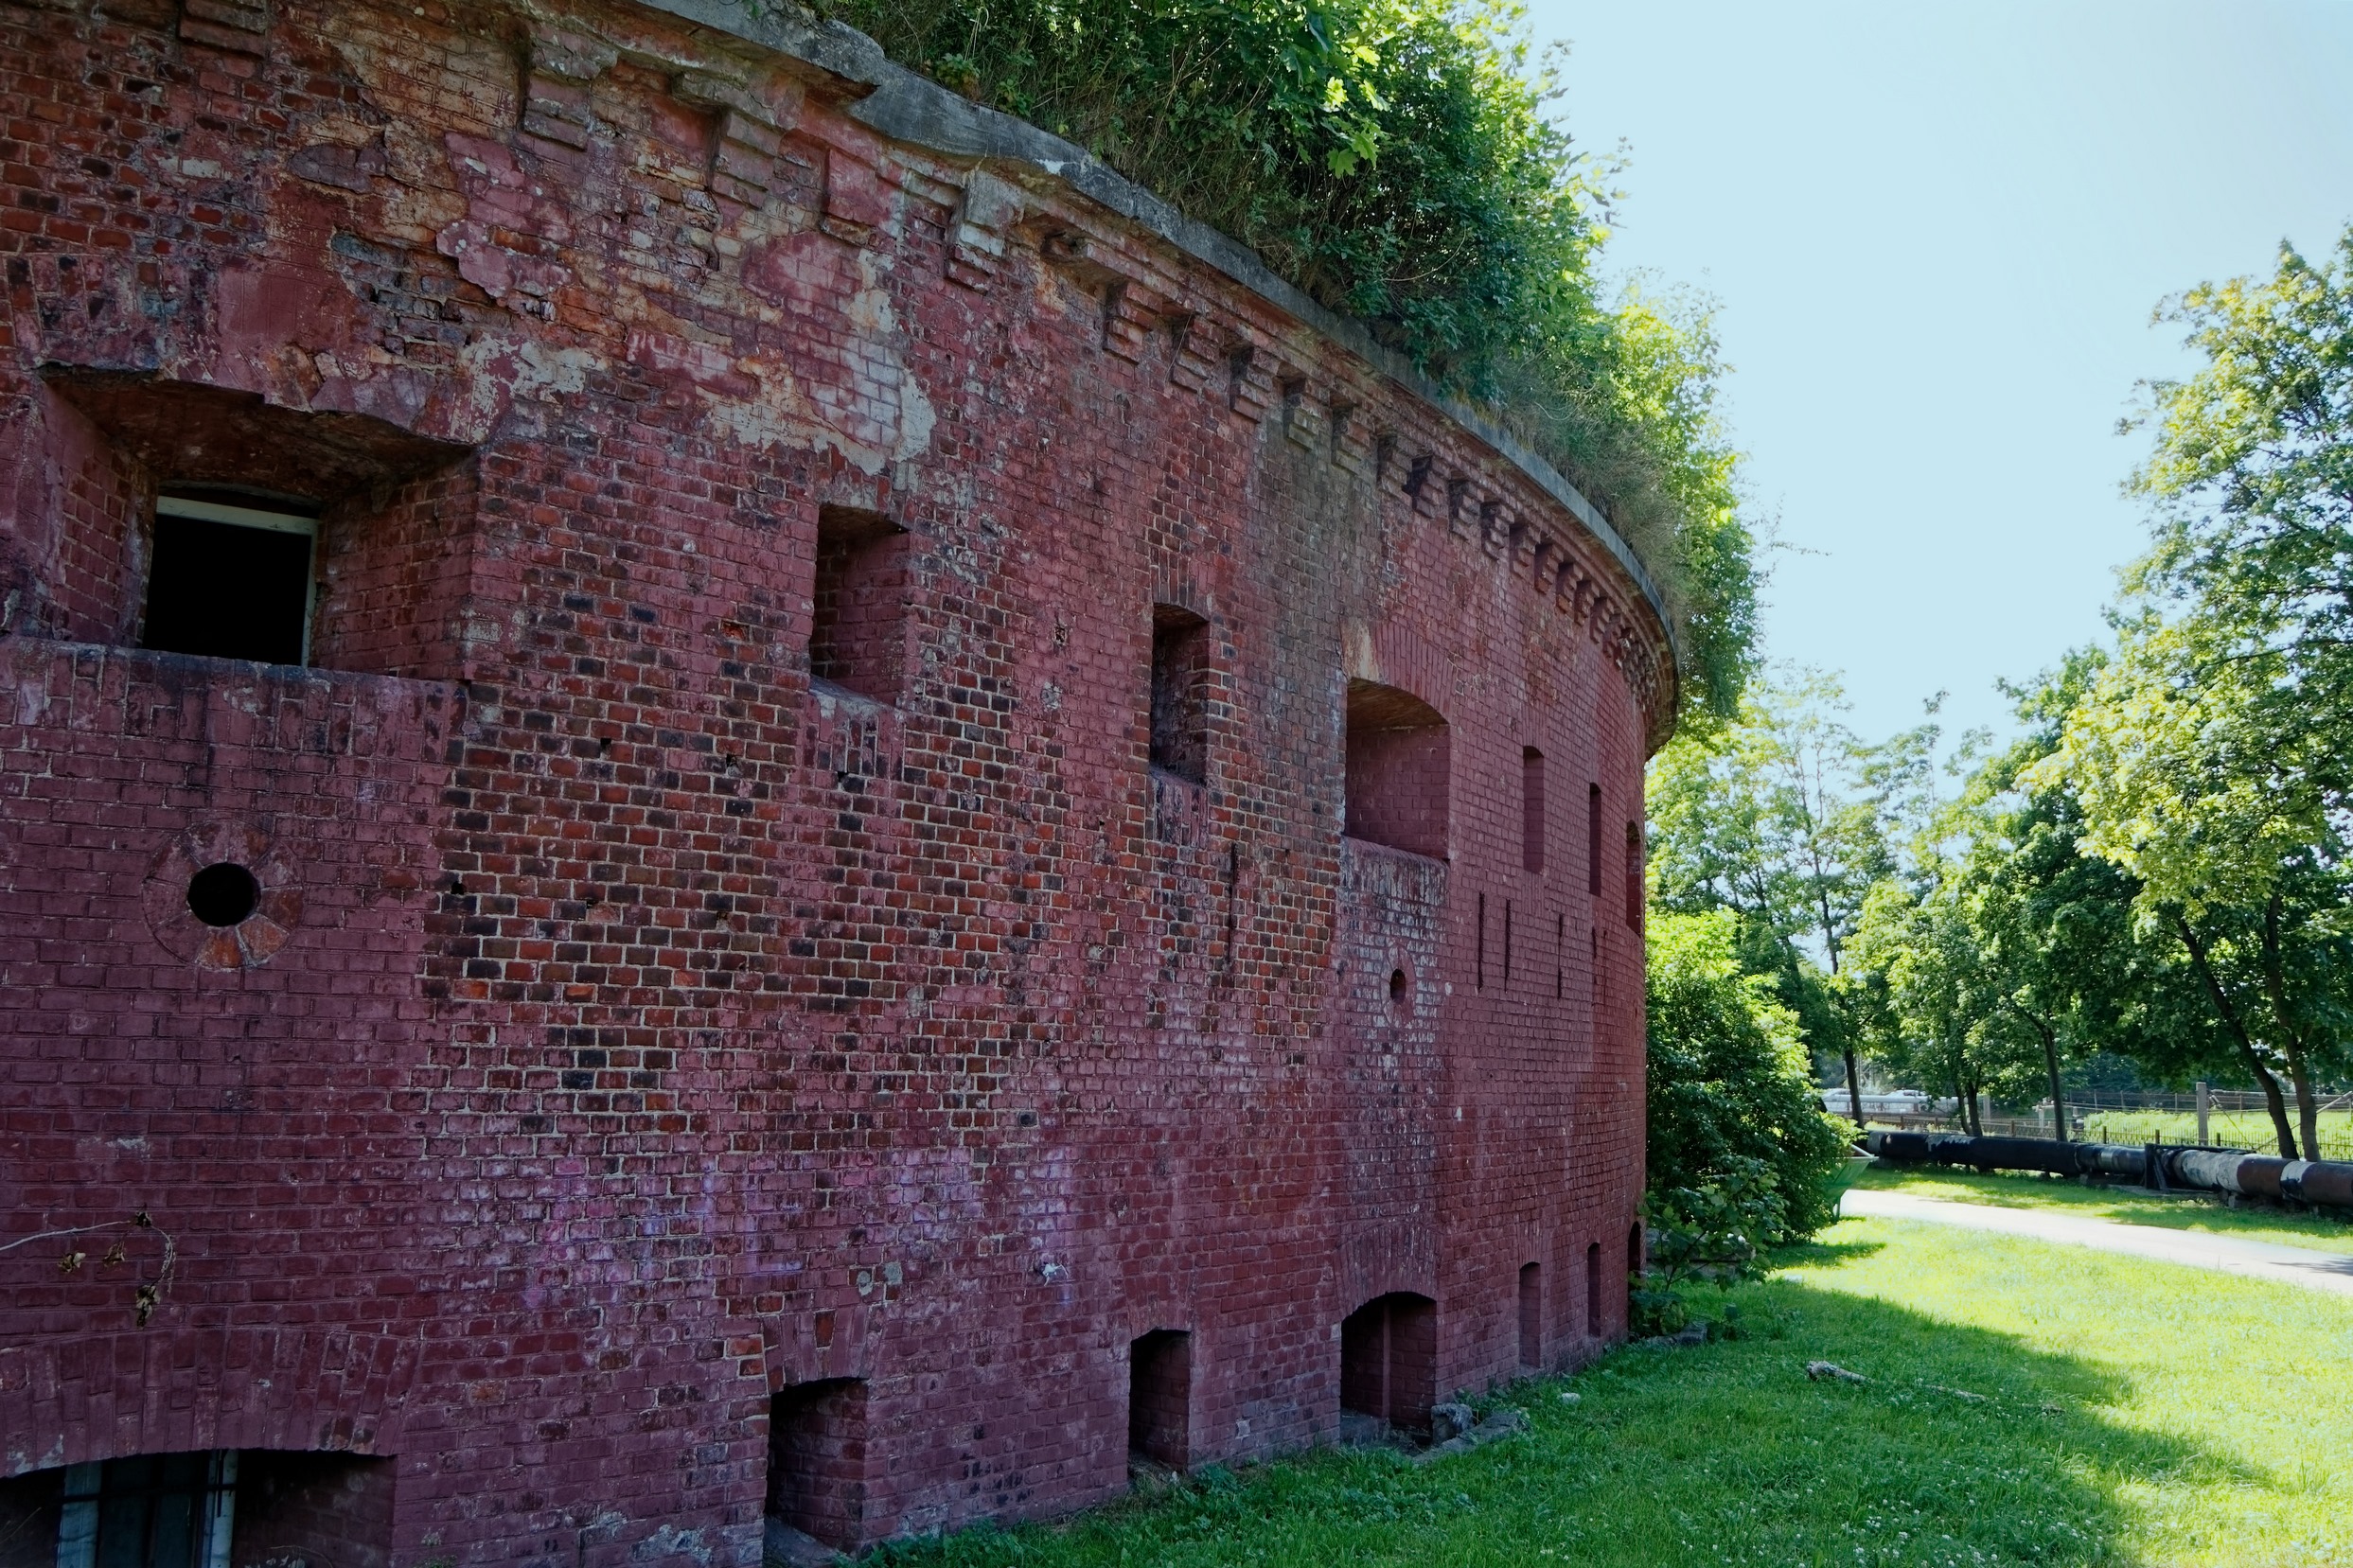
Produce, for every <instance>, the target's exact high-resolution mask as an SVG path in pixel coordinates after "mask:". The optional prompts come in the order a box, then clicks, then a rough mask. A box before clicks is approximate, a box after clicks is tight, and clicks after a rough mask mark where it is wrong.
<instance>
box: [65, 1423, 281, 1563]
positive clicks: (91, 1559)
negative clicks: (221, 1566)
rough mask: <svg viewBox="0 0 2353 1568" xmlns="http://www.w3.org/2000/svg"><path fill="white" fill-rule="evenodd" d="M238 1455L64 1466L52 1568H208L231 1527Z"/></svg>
mask: <svg viewBox="0 0 2353 1568" xmlns="http://www.w3.org/2000/svg"><path fill="white" fill-rule="evenodd" d="M237 1460H238V1455H237V1452H236V1451H235V1450H234V1449H215V1450H213V1451H211V1452H209V1453H142V1454H138V1455H136V1456H134V1457H132V1458H128V1459H105V1460H95V1461H93V1462H91V1463H89V1464H84V1465H74V1466H71V1467H69V1468H68V1469H67V1470H66V1471H65V1474H64V1493H63V1497H62V1506H61V1507H60V1509H59V1513H58V1528H57V1559H56V1560H57V1565H58V1568H210V1565H211V1564H212V1563H214V1562H216V1561H225V1560H227V1558H228V1551H229V1542H230V1537H231V1535H232V1533H233V1532H234V1531H235V1529H236V1527H237Z"/></svg>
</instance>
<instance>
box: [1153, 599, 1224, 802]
mask: <svg viewBox="0 0 2353 1568" xmlns="http://www.w3.org/2000/svg"><path fill="white" fill-rule="evenodd" d="M1209 645H1210V638H1209V623H1207V622H1206V621H1204V620H1202V619H1201V617H1199V616H1198V615H1195V614H1194V613H1193V612H1192V611H1191V610H1187V609H1179V608H1177V607H1176V606H1175V605H1154V606H1153V607H1152V766H1155V767H1157V768H1159V769H1160V770H1161V771H1162V772H1165V773H1172V774H1175V775H1176V776H1177V778H1180V779H1183V780H1186V781H1187V782H1189V783H1192V784H1202V783H1205V782H1206V781H1207V780H1208V778H1209V753H1210V727H1209V678H1210V664H1209Z"/></svg>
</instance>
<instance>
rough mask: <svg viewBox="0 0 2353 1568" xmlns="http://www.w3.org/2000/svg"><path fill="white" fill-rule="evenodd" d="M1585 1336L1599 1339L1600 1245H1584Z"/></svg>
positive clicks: (1588, 1243)
mask: <svg viewBox="0 0 2353 1568" xmlns="http://www.w3.org/2000/svg"><path fill="white" fill-rule="evenodd" d="M1585 1336H1586V1337H1587V1338H1588V1339H1599V1338H1601V1242H1587V1243H1586V1245H1585Z"/></svg>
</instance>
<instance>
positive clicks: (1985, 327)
mask: <svg viewBox="0 0 2353 1568" xmlns="http://www.w3.org/2000/svg"><path fill="white" fill-rule="evenodd" d="M1530 20H1531V22H1532V24H1533V27H1534V31H1535V34H1536V36H1537V37H1538V38H1539V39H1543V40H1551V39H1559V38H1566V39H1567V40H1569V41H1570V43H1571V45H1572V52H1571V54H1570V57H1569V61H1568V64H1567V70H1566V86H1567V88H1568V94H1567V97H1566V99H1565V100H1564V102H1563V104H1562V105H1561V112H1562V114H1563V115H1564V117H1565V119H1566V123H1567V125H1568V127H1569V129H1570V131H1571V132H1572V133H1573V134H1574V135H1575V136H1576V137H1577V138H1578V139H1579V141H1580V142H1582V143H1583V145H1584V146H1585V147H1587V148H1588V149H1593V150H1609V149H1611V148H1613V147H1615V146H1616V145H1617V144H1618V142H1619V140H1620V138H1623V139H1624V140H1625V141H1626V142H1627V143H1628V144H1629V145H1630V151H1631V154H1632V158H1633V166H1632V167H1631V168H1630V169H1628V170H1627V171H1626V173H1625V175H1624V176H1623V177H1622V178H1621V180H1620V182H1619V184H1620V185H1621V186H1622V187H1623V188H1624V189H1625V190H1626V191H1627V193H1628V195H1627V200H1626V201H1625V203H1623V205H1622V207H1621V208H1620V210H1619V219H1620V222H1619V229H1618V231H1617V233H1616V234H1615V236H1614V237H1613V238H1612V240H1611V243H1610V249H1609V255H1610V257H1611V265H1612V267H1613V268H1618V269H1623V268H1639V269H1643V270H1645V271H1647V272H1649V273H1654V274H1657V275H1659V276H1662V277H1664V278H1666V279H1668V280H1672V281H1677V282H1682V283H1686V284H1690V285H1693V286H1696V287H1698V288H1700V289H1702V290H1704V291H1707V293H1709V294H1711V295H1713V296H1714V297H1715V299H1716V301H1717V302H1718V305H1719V307H1720V314H1719V316H1718V325H1719V329H1720V331H1721V335H1722V338H1723V342H1724V346H1725V357H1726V359H1727V360H1728V361H1730V362H1731V364H1732V365H1733V367H1734V374H1733V376H1732V377H1731V379H1730V397H1729V407H1728V411H1727V412H1728V414H1729V415H1730V418H1731V422H1732V425H1733V429H1734V432H1735V435H1736V437H1737V439H1738V441H1739V444H1740V445H1741V447H1742V448H1743V450H1745V451H1746V452H1747V453H1749V454H1750V460H1749V463H1748V467H1747V476H1748V477H1747V483H1748V487H1749V490H1750V492H1751V493H1752V495H1753V497H1754V498H1755V502H1756V503H1757V508H1758V510H1759V512H1760V514H1761V515H1765V516H1774V515H1778V520H1779V527H1780V533H1781V537H1782V538H1783V540H1784V541H1785V542H1786V543H1787V544H1788V545H1789V546H1791V547H1792V549H1791V550H1790V551H1789V552H1787V553H1784V554H1781V555H1778V556H1777V557H1776V558H1775V559H1774V561H1773V563H1772V571H1773V582H1772V584H1771V586H1770V588H1769V589H1768V606H1767V609H1766V615H1765V635H1766V647H1767V652H1768V653H1769V654H1770V655H1771V656H1772V657H1774V658H1776V659H1779V660H1789V661H1797V662H1801V663H1809V664H1816V665H1820V666H1823V667H1825V668H1829V669H1834V670H1838V671H1841V672H1843V673H1844V675H1845V677H1846V679H1847V683H1848V689H1849V693H1850V694H1851V696H1853V698H1854V701H1855V709H1856V713H1855V721H1856V723H1857V726H1858V728H1860V729H1862V730H1863V731H1864V732H1865V733H1866V734H1876V733H1884V732H1886V731H1891V730H1893V729H1896V728H1898V727H1900V726H1902V725H1905V724H1909V723H1912V722H1915V721H1916V719H1917V717H1918V715H1919V713H1920V699H1921V698H1922V697H1925V696H1929V695H1931V694H1932V693H1935V692H1937V691H1938V690H1942V689H1949V690H1950V691H1951V693H1952V697H1951V699H1950V701H1949V702H1948V703H1947V705H1946V709H1945V713H1946V715H1947V717H1948V718H1949V719H1952V720H1955V721H1957V722H1958V723H1960V724H1963V725H1967V724H2001V723H2004V722H2006V721H2007V717H2008V708H2007V704H2006V703H2005V702H2004V701H2003V699H2002V698H2001V697H2000V696H1999V695H1998V694H1996V693H1995V692H1994V690H1993V680H1994V678H1996V677H1997V676H2004V675H2008V676H2013V677H2024V676H2027V675H2031V674H2032V673H2033V672H2035V671H2036V670H2038V669H2040V668H2042V667H2043V666H2045V665H2047V664H2049V663H2050V662H2052V661H2054V660H2055V659H2056V658H2057V657H2058V655H2059V654H2060V653H2061V651H2062V650H2063V649H2065V648H2067V647H2068V646H2070V645H2073V644H2075V643H2082V642H2085V641H2089V640H2091V639H2093V638H2095V637H2096V636H2097V635H2098V634H2099V632H2100V629H2101V625H2100V621H2099V610H2100V607H2101V606H2102V605H2103V604H2104V603H2106V602H2107V600H2108V599H2109V597H2110V596H2111V594H2112V593H2113V591H2114V569H2115V568H2116V567H2117V566H2118V565H2119V564H2121V563H2122V562H2123V561H2124V560H2126V559H2127V558H2128V557H2130V556H2131V555H2132V554H2134V553H2135V552H2136V551H2137V550H2138V548H2139V547H2140V543H2141V540H2142V537H2143V535H2142V532H2141V522H2140V514H2139V512H2138V511H2137V509H2136V507H2135V505H2134V504H2133V503H2132V502H2128V501H2126V500H2125V499H2123V498H2122V497H2121V496H2120V495H2119V493H2118V488H2117V486H2118V483H2119V482H2120V481H2121V480H2122V479H2123V477H2124V476H2125V474H2126V472H2127V470H2129V469H2130V468H2131V467H2132V464H2133V462H2134V461H2135V459H2136V457H2137V456H2138V454H2139V452H2140V451H2141V450H2142V449H2143V445H2144V438H2143V437H2140V436H2127V437H2121V438H2120V437H2118V436H2117V435H2116V434H2115V433H2114V431H2115V424H2116V420H2117V418H2118V416H2119V415H2120V414H2124V413H2125V412H2126V411H2127V409H2128V408H2129V407H2130V405H2131V402H2132V391H2133V384H2134V382H2135V381H2137V380H2139V379H2142V378H2144V377H2148V376H2153V375H2166V374H2171V373H2177V372H2179V371H2180V370H2181V369H2182V368H2184V367H2185V364H2186V363H2187V361H2186V358H2185V355H2184V354H2183V352H2182V350H2181V348H2180V331H2179V329H2178V328H2175V327H2170V326H2164V327H2156V328H2152V327H2151V326H2150V309H2151V308H2152V307H2153V306H2154V305H2155V304H2156V303H2157V302H2158V301H2159V300H2160V299H2161V298H2163V297H2164V296H2166V295H2168V294H2172V293H2176V292H2179V291H2181V290H2183V289H2185V288H2186V287H2188V286H2190V285H2192V284H2194V283H2197V282H2199V281H2201V280H2202V279H2207V278H2220V277H2226V276H2232V275H2237V274H2241V273H2251V272H2262V271H2268V270H2269V268H2270V266H2271V264H2272V259H2273V255H2274V251H2275V247H2276V246H2277V244H2278V242H2279V241H2280V239H2281V238H2291V239H2292V240H2293V241H2294V242H2295V243H2296V244H2297V245H2298V246H2299V247H2300V248H2302V249H2303V250H2304V251H2305V252H2306V254H2307V255H2316V254H2317V253H2319V252H2321V251H2322V250H2324V249H2326V247H2327V246H2328V245H2330V244H2331V243H2332V242H2333V240H2334V238H2335V237H2336V235H2337V234H2338V233H2339V231H2340V230H2341V228H2342V227H2343V225H2344V222H2345V220H2347V219H2353V3H2342V0H2341V3H2335V4H2322V3H2317V0H2308V3H2303V4H2250V3H2232V4H2209V5H2179V4H2163V3H2160V4H2133V5H2122V4H2099V5H2093V4H2076V5H2066V4H2038V5H2007V4H1970V5H1966V6H1963V5H1948V6H1923V5H1913V4H1901V3H1899V4H1886V3H1882V4H1878V5H1872V6H1806V7H1783V6H1771V7H1766V6H1756V5H1731V4H1724V5H1715V4H1689V3H1671V4H1660V3H1656V0H1639V3H1636V4H1618V5H1608V6H1602V5H1595V4H1592V3H1590V0H1581V3H1576V4H1564V3H1562V0H1537V3H1535V4H1532V5H1531V7H1530Z"/></svg>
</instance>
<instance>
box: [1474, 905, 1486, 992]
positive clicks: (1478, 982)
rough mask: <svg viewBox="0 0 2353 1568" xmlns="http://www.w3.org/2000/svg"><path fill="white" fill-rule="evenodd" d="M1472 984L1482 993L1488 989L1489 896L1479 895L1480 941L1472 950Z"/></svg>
mask: <svg viewBox="0 0 2353 1568" xmlns="http://www.w3.org/2000/svg"><path fill="white" fill-rule="evenodd" d="M1471 983H1472V985H1473V986H1474V987H1476V988H1477V989H1478V990H1480V991H1484V990H1486V989H1487V895H1486V894H1485V893H1481V894H1479V895H1478V940H1477V943H1474V944H1473V945H1472V949H1471Z"/></svg>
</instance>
